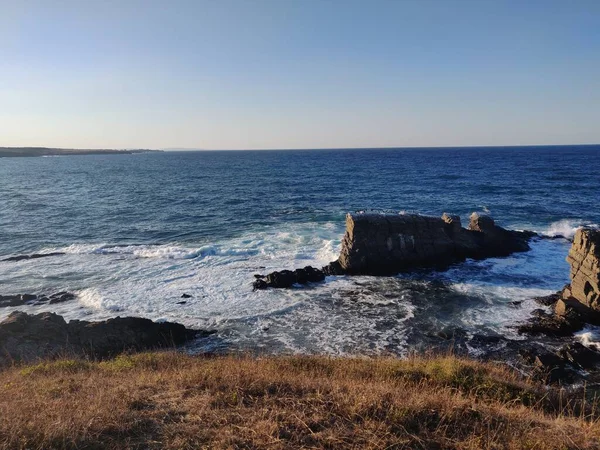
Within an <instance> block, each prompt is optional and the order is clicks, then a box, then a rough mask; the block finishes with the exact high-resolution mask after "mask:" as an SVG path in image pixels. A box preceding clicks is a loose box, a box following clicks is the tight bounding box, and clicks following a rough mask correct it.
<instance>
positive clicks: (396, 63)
mask: <svg viewBox="0 0 600 450" xmlns="http://www.w3.org/2000/svg"><path fill="white" fill-rule="evenodd" d="M0 2H1V4H2V11H3V14H2V17H0V38H1V39H2V42H3V44H4V45H3V46H2V49H1V50H0V56H1V58H0V69H1V70H0V104H1V105H2V106H3V108H2V109H1V110H0V146H5V147H40V146H44V147H52V148H82V149H98V148H106V149H138V148H144V149H146V148H147V149H179V150H188V151H191V150H235V149H237V150H255V149H266V150H269V149H336V148H415V147H420V148H423V147H426V148H434V147H463V146H468V147H484V146H527V145H594V144H597V143H599V142H600V127H598V123H599V120H600V58H598V54H599V53H600V31H599V30H600V2H596V1H583V0H582V1H578V2H575V3H567V2H561V1H541V0H539V1H531V2H526V4H525V3H523V2H517V1H504V2H476V1H468V0H463V1H457V2H446V1H442V0H439V1H434V0H431V1H409V0H406V1H398V2H390V1H385V0H380V1H375V2H371V3H368V4H367V3H366V2H361V1H341V0H332V1H328V2H321V1H316V0H308V1H304V2H300V1H298V2H293V1H289V2H280V1H276V0H260V1H255V2H250V1H243V0H225V1H222V2H218V3H214V2H209V1H199V2H194V1H183V0H181V1H177V2H173V3H171V4H168V5H167V4H165V3H162V2H158V1H147V2H142V1H133V0H129V1H123V2H119V3H111V2H102V3H97V4H91V3H87V2H86V3H81V2H75V1H66V2H62V3H61V4H58V5H57V4H55V2H51V1H44V0H41V1H36V2H29V1H24V2H19V3H16V2H9V1H2V0H0Z"/></svg>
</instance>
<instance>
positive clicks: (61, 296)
mask: <svg viewBox="0 0 600 450" xmlns="http://www.w3.org/2000/svg"><path fill="white" fill-rule="evenodd" d="M75 297H76V296H75V294H73V293H72V292H66V291H63V292H57V293H55V294H52V295H50V296H46V295H40V296H38V295H33V294H20V295H0V308H2V307H7V306H13V307H14V306H23V305H33V306H39V305H44V304H50V305H53V304H55V303H63V302H66V301H69V300H73V299H75Z"/></svg>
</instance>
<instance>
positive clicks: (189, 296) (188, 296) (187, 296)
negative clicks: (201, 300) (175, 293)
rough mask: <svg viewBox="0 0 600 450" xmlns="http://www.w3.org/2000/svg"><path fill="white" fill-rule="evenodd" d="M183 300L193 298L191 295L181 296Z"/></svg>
mask: <svg viewBox="0 0 600 450" xmlns="http://www.w3.org/2000/svg"><path fill="white" fill-rule="evenodd" d="M181 298H192V296H191V295H190V294H181Z"/></svg>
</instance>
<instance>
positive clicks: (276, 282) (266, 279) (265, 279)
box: [253, 266, 325, 289]
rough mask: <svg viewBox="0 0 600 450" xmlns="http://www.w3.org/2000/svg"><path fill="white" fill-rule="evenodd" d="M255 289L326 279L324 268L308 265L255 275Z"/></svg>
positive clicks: (289, 285) (285, 286)
mask: <svg viewBox="0 0 600 450" xmlns="http://www.w3.org/2000/svg"><path fill="white" fill-rule="evenodd" d="M254 277H255V278H256V280H255V281H254V283H253V286H254V289H266V288H270V287H272V288H289V287H292V286H293V285H294V284H307V283H316V282H319V281H323V280H324V279H325V273H324V272H323V271H322V270H319V269H315V268H314V267H311V266H306V267H305V268H303V269H296V270H293V271H292V270H281V271H277V272H271V273H270V274H268V275H255V276H254Z"/></svg>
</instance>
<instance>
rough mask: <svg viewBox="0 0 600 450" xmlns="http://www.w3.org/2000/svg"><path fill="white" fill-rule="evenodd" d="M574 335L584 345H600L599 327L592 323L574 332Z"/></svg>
mask: <svg viewBox="0 0 600 450" xmlns="http://www.w3.org/2000/svg"><path fill="white" fill-rule="evenodd" d="M575 337H576V338H577V339H579V341H580V342H581V343H582V344H583V345H585V346H586V347H589V346H592V345H593V346H597V347H600V327H598V326H594V325H587V326H586V327H584V328H583V329H582V330H581V331H578V332H576V333H575Z"/></svg>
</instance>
